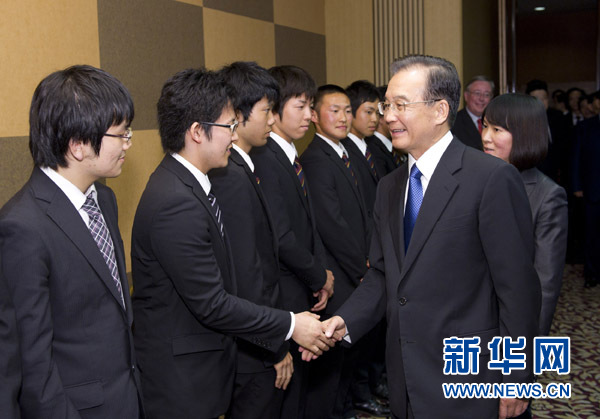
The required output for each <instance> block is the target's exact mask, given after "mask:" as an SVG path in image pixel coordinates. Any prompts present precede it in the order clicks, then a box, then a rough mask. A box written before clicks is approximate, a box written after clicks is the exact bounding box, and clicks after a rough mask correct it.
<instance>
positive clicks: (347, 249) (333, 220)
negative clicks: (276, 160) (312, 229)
mask: <svg viewBox="0 0 600 419" xmlns="http://www.w3.org/2000/svg"><path fill="white" fill-rule="evenodd" d="M303 167H304V170H305V171H306V175H307V176H308V179H309V181H310V188H311V192H312V193H311V196H312V197H313V204H314V209H315V214H316V219H317V230H318V231H319V234H320V236H321V239H322V240H323V245H324V246H325V248H326V249H327V250H328V251H329V253H331V255H332V256H333V258H334V259H335V260H337V261H338V263H339V265H340V267H341V269H343V270H344V271H345V272H346V274H347V275H348V277H349V278H350V279H351V280H352V281H353V283H354V286H358V284H359V283H360V279H361V278H362V277H363V276H364V274H365V270H366V255H365V254H363V252H361V250H360V249H363V248H364V246H362V245H361V244H360V243H357V241H356V238H355V236H354V235H353V234H352V226H350V225H349V224H348V223H347V222H346V220H345V219H344V217H342V213H341V207H342V205H344V203H343V202H340V197H339V194H338V192H337V190H336V185H335V179H334V176H333V175H332V173H331V170H334V168H332V167H331V164H330V162H327V161H322V160H312V159H311V160H304V161H303Z"/></svg>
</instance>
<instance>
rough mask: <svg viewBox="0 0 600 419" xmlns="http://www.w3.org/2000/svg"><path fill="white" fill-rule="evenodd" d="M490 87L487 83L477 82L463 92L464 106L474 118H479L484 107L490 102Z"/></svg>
mask: <svg viewBox="0 0 600 419" xmlns="http://www.w3.org/2000/svg"><path fill="white" fill-rule="evenodd" d="M492 93H493V92H492V86H491V84H490V83H488V82H487V81H482V80H478V81H475V82H473V83H471V84H470V85H469V89H468V90H466V91H465V106H466V107H467V109H468V110H469V111H471V113H472V114H473V115H475V116H481V114H482V113H483V111H484V110H485V107H486V106H487V105H488V103H490V100H492Z"/></svg>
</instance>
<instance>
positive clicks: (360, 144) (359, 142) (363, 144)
mask: <svg viewBox="0 0 600 419" xmlns="http://www.w3.org/2000/svg"><path fill="white" fill-rule="evenodd" d="M348 138H350V140H352V142H353V143H354V144H356V146H357V147H358V149H359V150H360V152H361V153H363V155H364V154H367V143H366V142H365V140H364V139H363V138H358V137H357V136H356V135H354V134H352V133H351V132H350V133H348Z"/></svg>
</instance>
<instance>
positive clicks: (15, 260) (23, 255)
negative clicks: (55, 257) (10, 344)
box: [0, 221, 80, 419]
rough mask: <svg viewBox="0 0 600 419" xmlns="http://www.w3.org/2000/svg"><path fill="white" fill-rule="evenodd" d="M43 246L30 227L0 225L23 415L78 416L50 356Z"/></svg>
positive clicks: (50, 327) (49, 314)
mask: <svg viewBox="0 0 600 419" xmlns="http://www.w3.org/2000/svg"><path fill="white" fill-rule="evenodd" d="M49 246H52V243H47V242H45V241H44V239H43V238H42V237H41V236H40V234H39V233H38V232H37V231H36V230H35V228H34V227H32V226H30V225H25V223H21V222H16V221H7V222H3V223H2V224H0V254H1V256H2V272H3V274H4V276H5V279H6V282H7V286H8V288H9V292H10V293H11V294H12V299H13V302H14V305H15V312H16V319H17V327H18V330H19V337H20V345H21V362H22V375H23V384H22V388H21V396H20V399H19V402H20V406H21V411H22V413H23V416H24V417H39V418H49V419H53V418H61V419H62V418H69V419H71V418H80V415H79V413H78V412H77V410H76V409H75V407H74V406H73V404H72V402H71V401H70V400H69V398H68V397H67V395H66V393H65V390H64V386H63V383H62V381H61V378H60V372H59V369H58V366H57V365H56V362H55V361H54V359H53V355H52V342H53V327H54V326H53V323H52V310H51V307H50V285H49V275H50V269H49V266H50V265H51V263H52V260H51V258H50V255H49V252H48V247H49Z"/></svg>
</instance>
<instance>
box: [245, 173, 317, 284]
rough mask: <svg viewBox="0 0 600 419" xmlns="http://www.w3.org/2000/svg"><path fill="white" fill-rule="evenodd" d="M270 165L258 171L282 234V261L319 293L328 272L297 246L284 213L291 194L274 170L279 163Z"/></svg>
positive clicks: (294, 235) (304, 249) (272, 214)
mask: <svg viewBox="0 0 600 419" xmlns="http://www.w3.org/2000/svg"><path fill="white" fill-rule="evenodd" d="M269 163H271V164H265V165H261V167H260V169H258V167H257V170H260V179H261V186H262V189H263V191H264V194H265V197H266V198H267V201H268V202H269V206H270V208H272V209H273V211H272V212H271V216H272V218H273V220H274V222H275V226H276V230H277V232H278V234H279V259H280V260H281V262H282V263H283V264H285V266H286V267H287V268H288V269H289V270H290V271H291V272H292V273H294V275H296V276H297V277H298V278H300V280H302V282H304V284H305V285H306V286H307V287H308V288H309V289H310V290H311V291H313V292H316V291H318V290H320V289H321V288H323V285H325V280H326V274H325V268H324V267H323V266H322V265H321V261H319V260H318V259H317V258H316V257H315V256H314V255H313V254H311V252H310V251H309V250H308V249H307V248H306V247H304V246H302V245H301V244H300V243H298V239H297V238H296V234H295V233H294V231H293V230H292V228H291V223H292V221H291V220H290V218H289V215H288V212H287V211H286V209H285V208H286V203H285V202H284V199H285V198H284V197H285V196H286V195H287V193H289V191H284V190H283V187H282V185H281V181H280V176H281V173H278V172H277V171H276V170H274V168H273V167H272V164H279V163H277V162H269ZM286 192H287V193H286ZM294 192H295V191H294ZM317 240H318V238H317V237H315V249H317V245H316V242H317ZM315 254H316V253H315Z"/></svg>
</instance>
